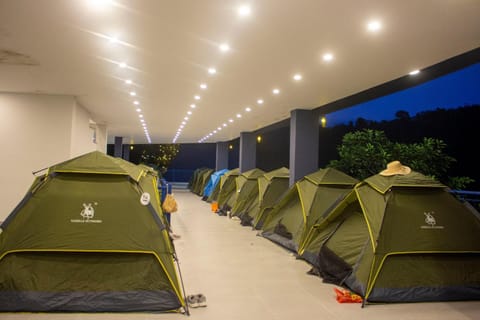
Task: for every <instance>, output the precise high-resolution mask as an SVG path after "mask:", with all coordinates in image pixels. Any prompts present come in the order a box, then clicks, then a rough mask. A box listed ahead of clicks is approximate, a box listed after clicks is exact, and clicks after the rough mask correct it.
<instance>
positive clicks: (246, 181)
mask: <svg viewBox="0 0 480 320" xmlns="http://www.w3.org/2000/svg"><path fill="white" fill-rule="evenodd" d="M263 174H265V171H263V170H260V169H252V170H249V171H246V172H244V173H242V174H241V175H239V176H238V177H237V179H236V180H235V182H236V186H237V187H236V190H237V199H236V201H235V204H234V206H233V208H232V212H231V216H232V217H233V216H241V215H242V214H243V213H244V212H246V211H248V210H249V208H250V207H251V205H252V204H253V203H254V201H255V199H256V198H258V182H257V179H258V177H260V176H262V175H263Z"/></svg>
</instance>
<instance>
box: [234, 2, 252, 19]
mask: <svg viewBox="0 0 480 320" xmlns="http://www.w3.org/2000/svg"><path fill="white" fill-rule="evenodd" d="M237 12H238V15H239V16H240V17H247V16H249V15H250V13H252V9H251V8H250V6H249V5H246V4H244V5H242V6H240V7H238V11H237Z"/></svg>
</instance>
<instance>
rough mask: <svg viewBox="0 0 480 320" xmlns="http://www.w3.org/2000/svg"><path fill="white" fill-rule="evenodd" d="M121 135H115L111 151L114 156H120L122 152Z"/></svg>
mask: <svg viewBox="0 0 480 320" xmlns="http://www.w3.org/2000/svg"><path fill="white" fill-rule="evenodd" d="M122 144H123V137H115V149H114V151H113V156H114V157H116V158H121V157H122V154H123V150H122Z"/></svg>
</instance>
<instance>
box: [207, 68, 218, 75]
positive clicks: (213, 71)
mask: <svg viewBox="0 0 480 320" xmlns="http://www.w3.org/2000/svg"><path fill="white" fill-rule="evenodd" d="M208 73H210V74H215V73H217V69H215V68H208Z"/></svg>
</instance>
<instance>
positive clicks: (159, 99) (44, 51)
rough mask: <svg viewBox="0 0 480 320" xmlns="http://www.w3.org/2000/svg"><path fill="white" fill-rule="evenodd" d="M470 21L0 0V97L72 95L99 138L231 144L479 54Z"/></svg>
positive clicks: (463, 12) (374, 5)
mask: <svg viewBox="0 0 480 320" xmlns="http://www.w3.org/2000/svg"><path fill="white" fill-rule="evenodd" d="M245 4H249V5H250V14H249V15H246V16H242V15H239V13H238V8H239V6H241V5H245ZM479 17H480V1H478V0H402V1H400V0H335V1H331V0H256V1H253V0H250V1H249V0H245V1H236V0H234V1H227V0H176V1H173V0H172V1H166V0H129V1H127V0H97V1H94V0H0V92H21V93H39V94H54V95H73V96H75V97H76V98H77V100H78V102H79V103H80V104H81V105H82V106H84V107H85V108H86V109H87V110H88V111H89V112H90V114H91V117H92V120H93V121H94V122H96V123H98V124H106V125H107V127H108V135H109V142H112V141H113V137H115V136H121V137H124V141H126V142H128V143H148V142H151V143H170V142H173V141H175V142H177V143H191V142H194V143H195V142H199V141H201V142H216V141H227V140H231V139H233V138H236V137H238V136H239V135H240V132H248V131H254V130H257V129H259V128H262V127H265V126H268V125H270V124H273V123H276V122H279V121H281V120H284V119H286V118H288V117H289V116H290V111H291V110H293V109H314V108H319V107H321V106H323V105H326V104H329V103H331V102H334V101H337V100H339V99H342V98H345V97H348V96H351V95H354V94H356V93H358V92H361V91H364V90H368V89H370V88H372V87H376V86H379V85H381V84H383V83H386V82H389V81H391V80H393V79H397V78H400V77H403V76H405V75H408V73H409V72H410V71H412V70H415V69H419V70H420V71H422V69H425V68H427V67H430V66H432V65H435V64H438V63H440V62H442V61H444V60H446V59H450V58H452V57H455V56H457V55H461V54H463V53H465V52H467V51H470V50H473V49H476V48H478V47H479V45H480V18H479ZM372 20H376V21H378V22H379V23H380V29H378V30H377V31H369V30H368V27H367V26H368V23H369V22H370V21H372ZM223 43H227V44H228V45H229V47H230V50H229V51H227V52H222V51H221V50H220V49H219V46H220V45H221V44H223ZM327 53H329V54H331V55H332V56H333V59H331V60H330V61H325V60H324V59H323V56H324V54H327ZM121 63H125V66H124V67H122V66H120V64H121ZM211 67H214V68H215V69H216V73H215V74H213V75H212V74H209V73H208V69H209V68H211ZM295 74H300V75H301V77H302V79H301V80H299V81H296V80H294V79H293V76H294V75H295ZM412 77H413V76H412ZM128 79H129V80H131V81H132V84H127V83H125V80H128ZM201 84H206V85H207V88H206V89H202V88H200V85H201ZM275 88H278V89H279V90H280V93H279V94H277V95H275V94H273V93H272V90H273V89H275ZM130 92H135V93H136V95H135V96H132V95H130ZM195 95H198V96H200V100H195V98H194V96H195ZM259 99H262V100H263V104H258V102H257V101H258V100H259ZM134 101H138V103H139V104H138V105H134ZM191 104H195V105H196V108H194V109H193V108H191ZM137 108H139V109H141V111H140V112H138V111H137V110H136V109H137ZM246 108H250V111H246ZM189 111H190V112H191V114H188V112H189ZM140 115H142V116H143V119H144V123H145V128H146V130H145V129H144V125H142V122H141V120H140V119H141V118H140V117H139V116H140ZM237 115H240V116H241V117H240V118H238V117H237ZM185 117H188V120H184V118H185ZM229 120H232V121H233V122H230V121H229ZM182 122H185V124H183V125H182ZM181 126H183V128H181ZM219 128H220V129H219ZM179 129H180V130H181V131H179ZM145 131H146V132H147V133H145Z"/></svg>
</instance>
